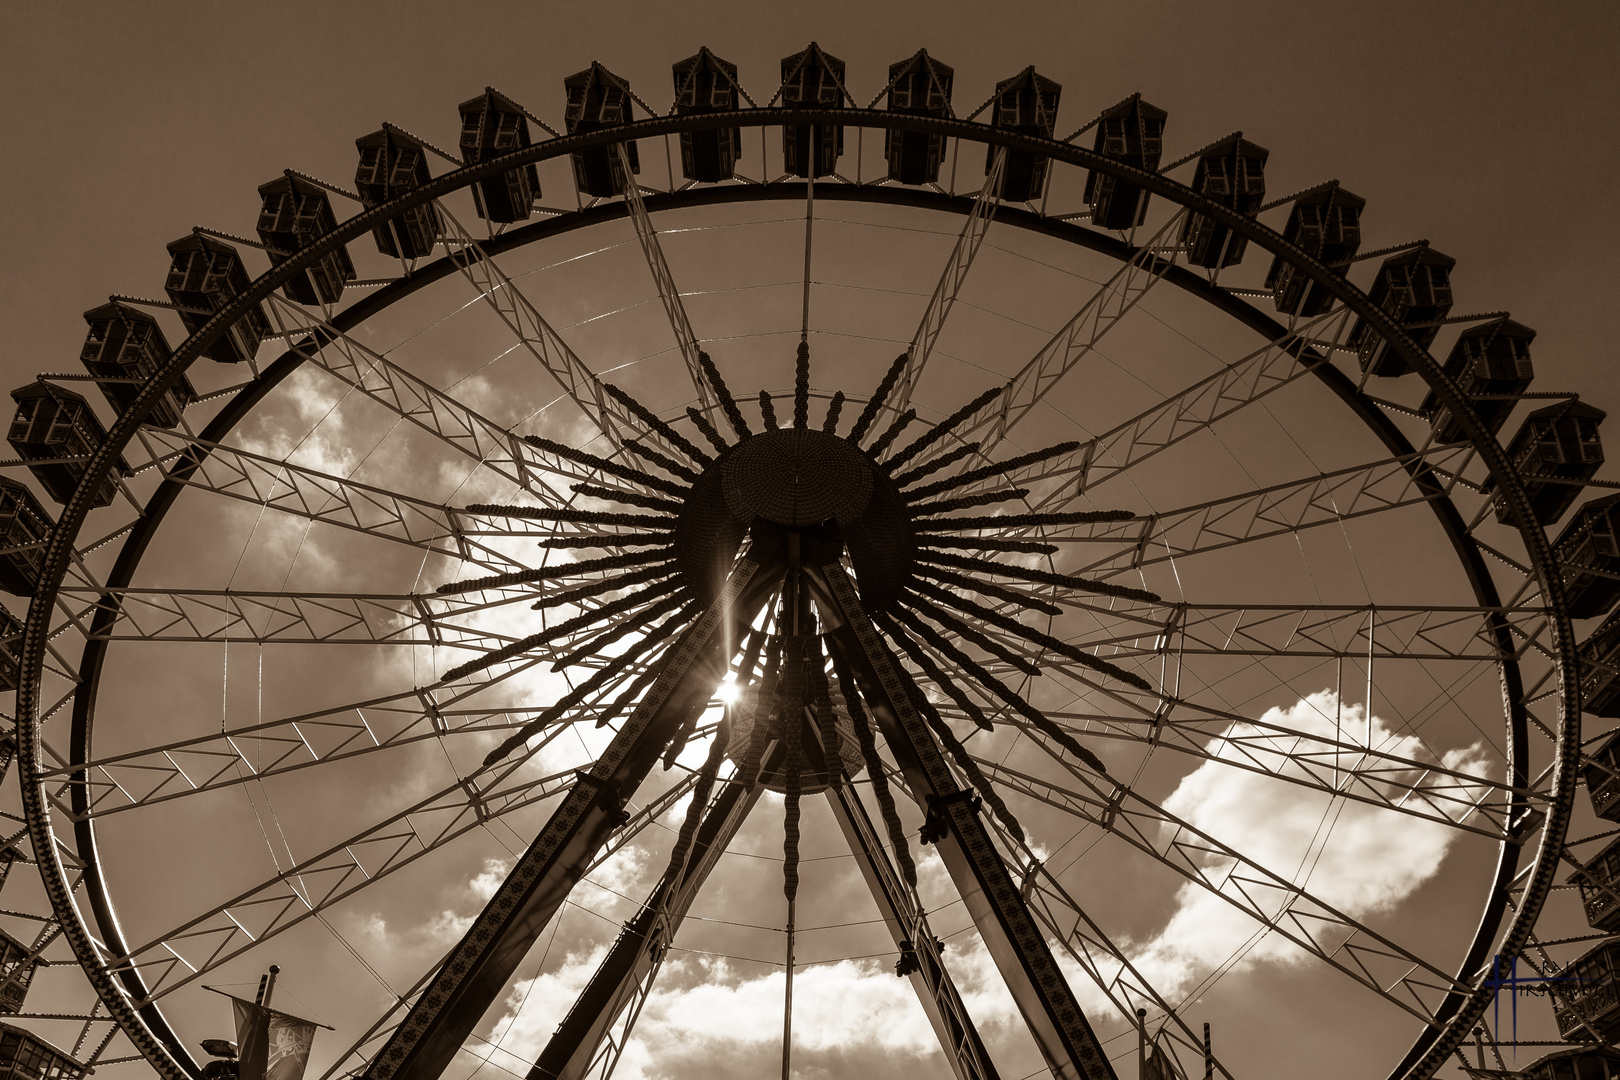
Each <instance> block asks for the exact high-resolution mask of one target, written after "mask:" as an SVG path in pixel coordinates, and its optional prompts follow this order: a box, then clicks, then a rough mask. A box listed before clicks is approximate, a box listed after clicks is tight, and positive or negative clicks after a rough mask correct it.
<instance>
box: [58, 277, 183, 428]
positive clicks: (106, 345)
mask: <svg viewBox="0 0 1620 1080" xmlns="http://www.w3.org/2000/svg"><path fill="white" fill-rule="evenodd" d="M84 321H85V322H87V323H89V324H90V332H89V333H88V334H86V335H85V339H84V348H83V349H81V350H79V361H80V363H82V364H83V365H84V369H85V370H86V371H88V372H89V373H90V374H92V375H96V376H100V377H101V378H104V379H135V380H138V381H136V382H129V383H125V382H103V383H101V384H100V386H101V393H102V395H103V396H104V397H106V399H107V404H109V405H111V406H112V407H113V411H114V412H116V413H119V414H122V413H123V412H124V410H125V409H127V408H129V407H130V405H132V404H134V402H135V398H136V396H137V395H139V394H140V392H141V386H142V384H144V383H145V382H146V380H147V379H149V378H151V377H152V375H153V374H154V373H155V372H156V371H157V369H158V368H159V367H161V366H162V365H163V362H164V361H166V360H168V359H169V343H168V341H167V340H166V339H165V338H164V336H163V330H162V328H161V327H159V326H158V323H157V320H156V319H154V318H152V316H150V315H148V314H147V313H146V312H144V311H141V310H139V309H137V308H132V307H130V306H129V305H127V304H120V303H117V302H116V301H115V302H113V303H110V304H103V305H101V306H100V307H97V308H91V309H90V310H89V311H87V312H85V313H84ZM196 396H197V392H196V391H195V390H194V389H193V388H192V386H191V380H190V379H187V378H186V377H185V375H183V374H182V375H181V376H180V378H179V380H178V381H177V382H176V383H175V384H174V385H173V386H172V387H170V388H169V390H168V391H167V392H165V393H164V394H163V395H162V396H161V397H159V398H158V400H157V403H156V404H155V405H153V406H152V411H151V412H149V413H147V414H146V423H148V424H155V425H157V426H158V427H166V428H172V427H174V426H175V425H176V424H178V423H179V422H180V413H181V411H182V410H183V409H185V407H186V406H187V405H188V404H190V403H191V400H192V399H193V398H194V397H196Z"/></svg>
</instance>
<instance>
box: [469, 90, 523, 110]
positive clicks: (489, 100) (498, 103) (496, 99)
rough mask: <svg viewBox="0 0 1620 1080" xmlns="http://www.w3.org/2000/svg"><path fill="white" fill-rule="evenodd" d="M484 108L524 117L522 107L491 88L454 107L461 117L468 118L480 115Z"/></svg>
mask: <svg viewBox="0 0 1620 1080" xmlns="http://www.w3.org/2000/svg"><path fill="white" fill-rule="evenodd" d="M486 108H493V109H494V110H495V111H497V112H506V113H516V114H518V115H519V116H522V115H524V110H523V106H521V105H519V104H518V103H517V102H515V101H513V100H512V99H511V98H509V97H507V96H506V95H505V94H503V93H501V92H500V91H499V90H496V89H494V88H493V87H491V88H490V89H487V90H485V91H484V92H483V93H482V94H479V95H478V96H477V97H471V98H468V99H467V100H466V101H463V102H462V103H461V104H460V105H457V106H456V110H457V111H458V112H460V113H461V115H462V116H470V115H472V114H473V113H481V112H483V111H484V110H485V109H486Z"/></svg>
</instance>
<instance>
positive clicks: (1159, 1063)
mask: <svg viewBox="0 0 1620 1080" xmlns="http://www.w3.org/2000/svg"><path fill="white" fill-rule="evenodd" d="M242 1080H247V1073H246V1072H245V1071H244V1072H243V1073H242ZM1142 1080H1177V1077H1176V1068H1175V1066H1174V1065H1172V1064H1170V1058H1169V1057H1168V1055H1166V1054H1164V1053H1162V1052H1161V1051H1160V1050H1159V1044H1158V1043H1157V1042H1155V1043H1154V1044H1153V1045H1152V1046H1150V1047H1149V1048H1148V1056H1147V1061H1145V1062H1144V1063H1143V1064H1142Z"/></svg>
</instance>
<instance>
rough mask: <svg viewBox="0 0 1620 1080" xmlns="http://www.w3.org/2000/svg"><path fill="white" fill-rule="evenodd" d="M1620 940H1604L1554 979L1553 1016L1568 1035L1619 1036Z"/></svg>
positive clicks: (1609, 1039)
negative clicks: (1619, 966) (1619, 960)
mask: <svg viewBox="0 0 1620 1080" xmlns="http://www.w3.org/2000/svg"><path fill="white" fill-rule="evenodd" d="M1617 959H1620V941H1605V942H1603V943H1602V944H1600V945H1596V946H1594V947H1592V948H1590V949H1588V950H1587V951H1586V952H1584V953H1582V954H1581V955H1580V956H1579V957H1577V958H1576V959H1575V960H1574V961H1573V962H1572V963H1570V964H1569V965H1568V966H1567V967H1565V968H1564V970H1563V971H1561V972H1559V976H1560V978H1559V980H1558V981H1557V982H1554V983H1551V984H1550V985H1551V987H1552V999H1553V1017H1554V1019H1556V1020H1557V1021H1558V1033H1559V1035H1561V1036H1563V1037H1564V1038H1566V1039H1590V1038H1592V1037H1593V1036H1596V1037H1597V1038H1598V1039H1601V1040H1602V1041H1603V1042H1613V1041H1615V1039H1617V1038H1620V994H1617V993H1616V990H1617V988H1620V971H1617V970H1616V961H1617Z"/></svg>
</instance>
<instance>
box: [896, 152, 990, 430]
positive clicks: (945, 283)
mask: <svg viewBox="0 0 1620 1080" xmlns="http://www.w3.org/2000/svg"><path fill="white" fill-rule="evenodd" d="M1006 171H1007V148H1006V147H1004V146H998V147H997V148H996V151H995V153H994V155H993V156H992V157H991V159H990V169H989V171H988V172H987V173H986V174H985V177H984V186H983V187H981V188H980V189H979V194H978V196H977V197H975V198H974V200H973V208H972V209H971V210H969V211H968V213H967V218H966V220H965V221H963V222H962V232H961V234H960V235H958V236H957V238H956V245H955V246H954V247H952V248H951V254H950V258H948V259H946V260H945V269H944V270H943V271H942V272H941V273H940V275H939V284H937V285H935V286H934V293H933V295H932V296H930V297H929V298H928V307H927V308H925V309H924V310H923V317H922V322H921V323H920V324H918V326H917V332H916V333H915V334H913V335H912V336H911V344H910V345H909V346H907V349H906V352H907V356H908V359H907V361H906V366H905V368H904V370H902V371H901V372H900V378H899V381H898V382H896V383H895V387H894V390H893V391H891V393H890V395H889V408H890V410H892V412H893V414H894V415H895V416H899V415H900V414H901V413H904V412H905V411H906V409H907V408H908V407H910V405H911V395H912V393H913V392H914V391H915V390H916V388H917V381H918V380H919V379H921V378H922V373H923V368H924V367H926V366H927V365H928V358H929V357H930V356H931V355H932V354H933V351H934V343H935V342H937V341H938V340H939V335H940V331H942V330H944V329H945V320H946V318H948V317H949V316H950V313H951V308H952V306H954V305H955V303H956V298H957V297H958V296H960V295H961V293H962V285H963V283H964V282H966V281H967V275H968V270H969V269H970V268H971V267H972V266H973V257H974V256H975V255H977V254H978V253H979V246H980V245H981V244H983V243H984V238H985V236H987V235H988V234H989V232H990V223H991V222H992V221H993V220H994V219H995V216H996V208H997V207H999V206H1000V205H1001V178H1002V175H1003V174H1004V173H1005V172H1006Z"/></svg>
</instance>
